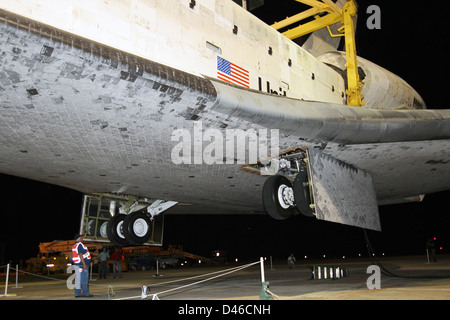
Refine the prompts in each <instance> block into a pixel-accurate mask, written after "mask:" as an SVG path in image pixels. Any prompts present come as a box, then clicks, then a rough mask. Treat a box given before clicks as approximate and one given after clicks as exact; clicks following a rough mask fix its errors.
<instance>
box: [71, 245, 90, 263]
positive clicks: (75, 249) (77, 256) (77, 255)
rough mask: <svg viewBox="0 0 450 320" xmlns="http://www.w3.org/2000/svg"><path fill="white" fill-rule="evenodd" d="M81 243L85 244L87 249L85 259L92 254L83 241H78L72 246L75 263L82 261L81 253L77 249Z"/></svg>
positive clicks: (84, 247)
mask: <svg viewBox="0 0 450 320" xmlns="http://www.w3.org/2000/svg"><path fill="white" fill-rule="evenodd" d="M80 244H81V245H82V246H83V249H84V250H86V253H84V254H83V258H84V259H86V258H87V259H91V254H90V253H89V250H88V248H87V247H86V246H85V245H84V244H82V243H81V242H77V243H75V244H74V245H73V247H72V261H73V262H74V263H80V262H81V259H80V255H79V254H78V251H77V248H78V245H80Z"/></svg>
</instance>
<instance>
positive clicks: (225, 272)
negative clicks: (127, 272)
mask: <svg viewBox="0 0 450 320" xmlns="http://www.w3.org/2000/svg"><path fill="white" fill-rule="evenodd" d="M258 263H260V262H259V261H257V262H253V263H249V264H246V265H242V266H238V267H233V268H230V269H226V270H221V271H216V272H211V273H208V274H203V275H198V276H193V277H189V278H184V279H177V280H172V281H166V282H162V283H158V284H153V285H148V286H142V287H141V288H142V294H141V295H139V296H132V297H124V298H118V299H114V300H129V299H138V298H141V299H146V298H147V297H148V295H147V288H148V287H151V286H153V287H155V286H163V285H166V284H170V283H175V282H182V281H188V280H192V279H196V278H200V277H206V276H211V275H214V276H212V277H209V278H206V279H203V280H200V281H196V282H193V283H190V284H186V285H183V286H179V287H176V288H172V289H168V290H164V291H160V292H157V293H154V294H152V300H159V296H160V295H163V294H167V293H169V292H172V291H177V290H181V289H184V288H188V287H192V286H195V285H198V284H200V283H203V282H206V281H210V280H214V279H217V278H220V277H223V276H226V275H229V274H231V273H234V272H237V271H240V270H243V269H246V268H249V267H251V266H253V265H256V264H258ZM219 273H220V274H219ZM217 274H218V275H217ZM144 288H145V289H144Z"/></svg>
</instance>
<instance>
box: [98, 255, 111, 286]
mask: <svg viewBox="0 0 450 320" xmlns="http://www.w3.org/2000/svg"><path fill="white" fill-rule="evenodd" d="M108 260H109V253H108V251H106V248H105V247H104V248H103V250H102V252H100V253H99V255H98V261H99V262H100V267H99V270H98V278H99V279H102V278H103V279H106V274H107V271H108Z"/></svg>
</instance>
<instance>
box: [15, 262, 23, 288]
mask: <svg viewBox="0 0 450 320" xmlns="http://www.w3.org/2000/svg"><path fill="white" fill-rule="evenodd" d="M18 284H19V265H18V264H16V286H15V289H21V288H23V287H19V286H18Z"/></svg>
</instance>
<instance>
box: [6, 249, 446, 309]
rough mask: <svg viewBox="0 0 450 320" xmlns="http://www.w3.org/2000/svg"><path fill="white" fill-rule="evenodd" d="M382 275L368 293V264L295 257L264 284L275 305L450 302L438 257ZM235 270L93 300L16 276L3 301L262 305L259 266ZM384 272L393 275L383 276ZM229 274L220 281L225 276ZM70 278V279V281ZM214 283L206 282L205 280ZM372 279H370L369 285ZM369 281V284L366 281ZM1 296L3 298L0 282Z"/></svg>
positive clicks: (57, 283) (189, 275)
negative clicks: (332, 271) (321, 272)
mask: <svg viewBox="0 0 450 320" xmlns="http://www.w3.org/2000/svg"><path fill="white" fill-rule="evenodd" d="M377 263H378V266H379V267H380V269H381V272H382V273H381V274H380V276H379V278H378V280H379V287H380V289H369V288H368V284H367V283H368V282H369V286H371V285H373V284H375V282H376V280H377V278H376V276H377V274H376V273H373V271H372V272H370V271H369V273H368V267H369V266H371V265H373V264H374V262H373V261H372V260H371V259H369V258H352V259H336V260H330V259H323V260H314V261H307V260H302V259H301V258H300V257H297V263H296V266H295V268H293V269H289V268H288V266H287V264H286V263H285V262H284V261H283V262H280V263H275V264H274V265H273V266H272V268H271V266H270V263H269V262H268V261H266V262H265V264H264V275H265V280H266V281H267V282H269V283H270V286H269V290H270V292H271V293H272V294H273V295H272V297H274V299H275V300H450V256H438V261H437V262H431V263H427V261H426V256H403V257H382V258H377ZM312 265H316V266H340V267H343V268H345V269H347V270H348V273H349V275H348V276H347V277H344V278H341V279H335V280H332V279H323V280H311V276H312V274H311V266H312ZM236 266H238V265H237V264H236V265H235V264H229V265H224V266H206V265H202V266H191V267H182V268H180V269H165V270H160V271H159V274H158V275H156V271H155V270H149V271H129V272H124V273H123V274H122V275H123V277H122V278H116V279H113V277H112V274H109V275H108V278H107V279H102V280H95V279H96V277H97V274H93V279H92V280H91V281H90V287H89V288H90V291H91V293H92V294H93V295H94V297H92V298H75V297H74V292H73V290H69V289H68V288H67V283H66V280H64V279H63V280H57V279H53V278H52V276H51V275H50V278H52V279H42V280H38V281H33V282H22V281H21V280H20V277H19V283H18V287H21V288H16V283H15V275H14V274H12V275H11V276H10V281H9V286H8V291H7V293H8V296H2V297H0V301H2V300H113V299H118V300H142V297H143V296H142V292H143V290H142V286H145V287H146V288H147V292H146V296H145V299H160V300H259V299H260V293H261V289H262V285H261V268H260V264H254V265H252V266H249V267H247V268H244V269H241V270H239V271H236V272H233V271H235V269H233V268H234V267H236ZM383 269H385V270H387V271H388V272H389V274H387V273H384V271H383ZM224 270H225V272H227V273H228V274H226V275H224V276H221V277H217V276H219V275H221V274H222V273H223V272H224ZM68 276H69V275H68ZM2 277H3V276H2ZM209 278H214V279H211V280H208V281H204V280H205V279H209ZM369 278H370V279H369ZM368 280H369V281H368ZM1 281H2V285H1V286H0V295H3V294H4V292H5V286H4V278H2V279H1Z"/></svg>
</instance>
